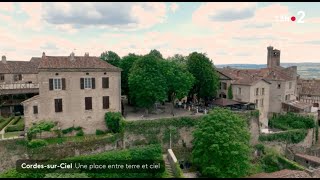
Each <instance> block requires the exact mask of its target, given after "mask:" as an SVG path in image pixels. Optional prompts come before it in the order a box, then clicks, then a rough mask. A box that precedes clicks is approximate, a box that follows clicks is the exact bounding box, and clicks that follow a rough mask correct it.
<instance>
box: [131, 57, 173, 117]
mask: <svg viewBox="0 0 320 180" xmlns="http://www.w3.org/2000/svg"><path fill="white" fill-rule="evenodd" d="M159 63H160V61H159V58H158V57H157V56H155V55H152V54H147V55H145V56H143V57H141V58H139V59H138V60H136V61H135V62H134V64H133V67H132V68H131V70H130V73H129V78H128V84H129V91H130V96H131V97H132V98H133V99H134V102H135V103H136V105H137V106H138V107H143V108H146V115H148V109H149V108H150V107H151V106H152V105H153V104H154V103H155V102H157V101H160V102H162V101H165V100H166V98H167V91H168V88H167V85H166V82H167V81H166V77H165V75H164V73H163V72H161V69H160V68H159V66H160V65H159Z"/></svg>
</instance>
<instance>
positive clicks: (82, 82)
mask: <svg viewBox="0 0 320 180" xmlns="http://www.w3.org/2000/svg"><path fill="white" fill-rule="evenodd" d="M80 89H84V79H83V78H80Z"/></svg>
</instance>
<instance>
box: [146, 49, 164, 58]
mask: <svg viewBox="0 0 320 180" xmlns="http://www.w3.org/2000/svg"><path fill="white" fill-rule="evenodd" d="M149 54H150V55H154V56H156V57H157V58H159V59H163V56H162V54H161V53H160V51H158V50H156V49H153V50H151V51H150V52H149Z"/></svg>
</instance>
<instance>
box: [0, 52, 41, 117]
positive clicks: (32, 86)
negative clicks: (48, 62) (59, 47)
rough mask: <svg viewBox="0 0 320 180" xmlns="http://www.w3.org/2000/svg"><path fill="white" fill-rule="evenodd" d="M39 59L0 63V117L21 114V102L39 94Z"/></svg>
mask: <svg viewBox="0 0 320 180" xmlns="http://www.w3.org/2000/svg"><path fill="white" fill-rule="evenodd" d="M39 60H40V59H35V58H32V59H31V60H30V61H12V60H7V58H6V56H2V58H1V61H0V115H1V116H4V117H7V116H9V115H12V114H17V113H19V114H23V108H22V106H21V104H20V103H21V102H22V101H24V100H26V99H28V98H30V97H32V96H34V95H37V94H38V93H39V84H38V65H39V62H40V61H39Z"/></svg>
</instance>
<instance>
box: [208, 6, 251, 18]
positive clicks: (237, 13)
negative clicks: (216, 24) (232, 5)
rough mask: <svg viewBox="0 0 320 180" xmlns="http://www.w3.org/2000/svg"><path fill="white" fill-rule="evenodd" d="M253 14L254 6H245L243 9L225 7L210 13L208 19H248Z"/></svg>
mask: <svg viewBox="0 0 320 180" xmlns="http://www.w3.org/2000/svg"><path fill="white" fill-rule="evenodd" d="M253 16H254V7H251V6H250V7H246V8H244V9H226V10H221V11H217V12H216V13H214V14H210V16H209V19H211V20H212V21H236V20H241V19H248V18H251V17H253Z"/></svg>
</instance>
